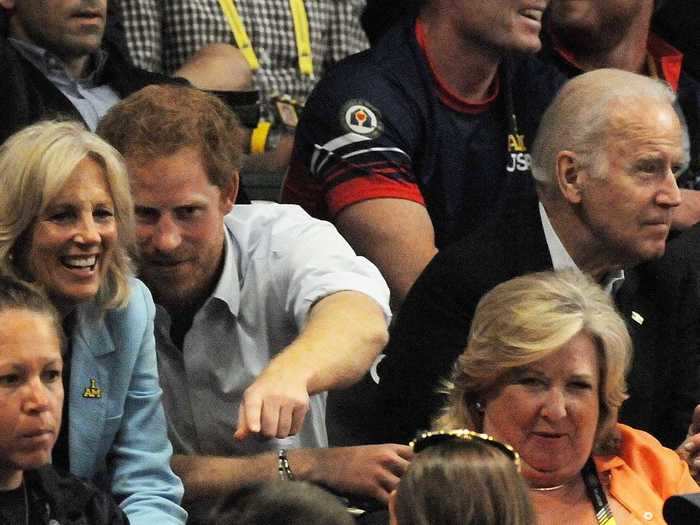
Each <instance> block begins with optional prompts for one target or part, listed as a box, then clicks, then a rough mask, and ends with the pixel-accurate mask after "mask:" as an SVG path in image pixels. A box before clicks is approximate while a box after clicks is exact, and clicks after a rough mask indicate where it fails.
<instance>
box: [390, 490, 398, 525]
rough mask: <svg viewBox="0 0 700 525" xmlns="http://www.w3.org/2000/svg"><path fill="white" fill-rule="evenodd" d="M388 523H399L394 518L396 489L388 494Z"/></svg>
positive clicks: (393, 524) (391, 524)
mask: <svg viewBox="0 0 700 525" xmlns="http://www.w3.org/2000/svg"><path fill="white" fill-rule="evenodd" d="M389 525H399V522H398V520H397V519H396V489H394V490H392V491H391V493H390V494H389Z"/></svg>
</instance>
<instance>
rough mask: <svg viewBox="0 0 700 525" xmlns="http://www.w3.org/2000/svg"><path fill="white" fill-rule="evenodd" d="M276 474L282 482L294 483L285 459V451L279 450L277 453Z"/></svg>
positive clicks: (287, 461)
mask: <svg viewBox="0 0 700 525" xmlns="http://www.w3.org/2000/svg"><path fill="white" fill-rule="evenodd" d="M277 473H278V474H279V476H280V479H281V480H282V481H294V474H292V469H291V467H290V466H289V458H287V449H284V448H281V449H279V451H278V452H277Z"/></svg>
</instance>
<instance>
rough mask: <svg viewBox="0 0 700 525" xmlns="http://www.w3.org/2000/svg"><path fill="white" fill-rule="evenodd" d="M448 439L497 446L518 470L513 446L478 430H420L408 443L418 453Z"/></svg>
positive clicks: (518, 466) (517, 455)
mask: <svg viewBox="0 0 700 525" xmlns="http://www.w3.org/2000/svg"><path fill="white" fill-rule="evenodd" d="M450 439H461V440H462V441H478V442H480V443H485V444H486V445H490V446H492V447H494V448H497V449H498V450H500V451H501V452H503V453H504V454H505V455H506V456H507V457H508V458H510V459H511V461H513V463H515V467H516V468H517V469H518V472H520V454H518V453H517V452H516V450H515V449H514V448H513V447H511V446H510V445H509V444H508V443H503V442H502V441H498V440H497V439H495V438H494V437H493V436H489V435H488V434H480V433H479V432H474V431H473V430H468V429H466V428H457V429H453V430H433V431H426V432H421V433H420V434H418V435H417V436H416V437H415V438H414V439H413V440H412V441H411V442H410V443H409V446H410V447H411V448H412V449H413V451H414V452H416V453H418V452H420V451H421V450H425V449H426V448H428V447H430V446H432V445H436V444H437V443H442V442H444V441H448V440H450Z"/></svg>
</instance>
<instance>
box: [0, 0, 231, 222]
mask: <svg viewBox="0 0 700 525" xmlns="http://www.w3.org/2000/svg"><path fill="white" fill-rule="evenodd" d="M0 1H2V0H0ZM239 180H240V177H239V174H238V171H236V173H234V176H233V177H231V181H230V182H229V183H228V184H227V185H226V186H225V187H224V188H221V207H222V209H223V212H224V215H225V214H227V213H228V212H230V211H231V210H232V209H233V205H234V204H235V203H236V197H237V196H238V184H239Z"/></svg>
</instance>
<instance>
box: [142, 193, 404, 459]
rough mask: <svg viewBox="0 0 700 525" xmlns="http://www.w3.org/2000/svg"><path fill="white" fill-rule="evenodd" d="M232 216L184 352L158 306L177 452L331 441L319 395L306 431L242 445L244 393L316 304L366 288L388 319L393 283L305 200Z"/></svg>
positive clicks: (238, 209)
mask: <svg viewBox="0 0 700 525" xmlns="http://www.w3.org/2000/svg"><path fill="white" fill-rule="evenodd" d="M224 222H225V224H224V226H225V228H226V235H225V238H226V241H225V261H224V267H223V270H222V274H221V277H220V279H219V282H218V283H217V285H216V288H215V290H214V292H213V294H212V296H211V297H209V299H207V301H206V302H205V304H204V305H203V306H202V308H201V309H200V310H199V311H198V312H197V314H196V315H195V317H194V321H193V324H192V327H191V328H190V330H189V331H188V333H187V334H186V336H185V339H184V343H183V350H182V351H180V350H179V349H178V348H177V347H176V346H175V345H174V344H173V343H172V341H171V340H170V337H169V329H170V317H169V316H168V314H167V312H166V311H165V310H164V309H163V308H162V307H160V306H158V307H157V313H156V347H157V351H158V359H159V362H158V368H159V372H160V380H161V383H162V387H163V403H164V406H165V411H166V415H167V419H168V427H169V428H168V430H169V435H170V439H171V441H172V444H173V448H174V451H175V453H176V454H203V455H243V454H252V453H257V452H262V451H265V450H276V449H279V448H295V447H324V446H327V445H328V438H327V434H326V424H325V410H326V394H325V393H322V394H316V395H314V396H312V397H311V407H310V410H309V412H308V413H307V415H306V419H305V421H304V425H303V427H302V429H301V431H300V432H299V433H298V434H297V435H295V436H292V437H288V438H285V439H271V440H267V441H258V440H255V439H254V438H253V439H250V438H249V439H247V440H245V441H244V442H237V441H235V440H234V439H233V433H234V430H235V429H236V424H237V419H238V406H239V404H240V401H241V398H242V394H243V392H244V391H245V389H246V388H247V387H248V386H249V385H250V384H251V383H252V382H253V381H254V379H255V378H256V377H257V376H258V374H260V372H261V371H262V370H263V369H264V368H265V367H266V366H267V364H268V363H269V362H270V360H271V359H272V358H273V357H274V356H275V355H276V354H278V353H279V352H280V351H281V350H282V349H283V348H285V347H286V346H287V345H288V344H289V343H291V342H292V341H293V340H294V339H295V338H296V337H297V335H298V334H299V332H300V331H301V329H302V328H303V326H304V324H305V322H306V318H307V315H308V313H309V310H310V308H311V306H313V304H314V303H315V302H316V301H318V300H319V299H322V298H323V297H326V296H328V295H330V294H332V293H335V292H338V291H343V290H353V291H359V292H362V293H364V294H366V295H368V296H370V297H371V298H373V299H374V300H375V301H376V302H377V303H378V304H379V305H380V306H381V308H382V309H383V311H384V313H385V316H386V318H387V322H388V321H389V318H390V316H391V310H390V308H389V289H388V287H387V285H386V283H385V282H384V279H383V278H382V276H381V274H380V273H379V271H378V270H377V268H376V267H375V266H374V265H373V264H372V263H370V262H369V261H368V260H367V259H365V258H364V257H358V256H357V255H355V253H354V252H353V250H352V248H350V246H349V245H348V244H347V242H346V241H345V240H344V239H343V238H342V237H341V236H340V234H339V233H338V232H337V231H336V229H335V228H334V227H333V226H332V225H331V224H330V223H328V222H325V221H319V220H316V219H312V218H311V217H310V216H308V215H307V214H306V212H304V211H303V210H302V209H301V208H300V207H298V206H295V205H281V204H250V205H238V206H235V207H234V209H233V211H232V212H231V213H230V214H229V215H227V216H226V218H225V221H224ZM328 351H329V352H332V351H333V348H328Z"/></svg>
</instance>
